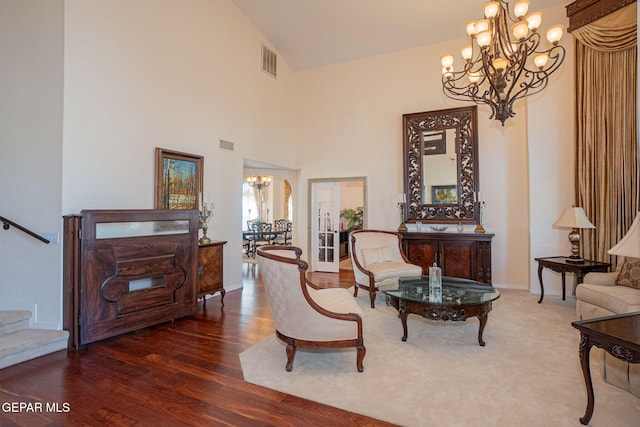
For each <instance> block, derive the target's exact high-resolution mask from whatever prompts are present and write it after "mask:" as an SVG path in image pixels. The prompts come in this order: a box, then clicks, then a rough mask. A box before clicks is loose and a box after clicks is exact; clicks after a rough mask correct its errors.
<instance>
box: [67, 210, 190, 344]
mask: <svg viewBox="0 0 640 427" xmlns="http://www.w3.org/2000/svg"><path fill="white" fill-rule="evenodd" d="M197 256H198V211H196V210H83V211H82V212H81V213H80V214H79V215H68V216H65V217H64V266H63V275H64V276H63V277H64V280H63V281H64V283H63V284H64V329H66V330H68V331H69V334H70V340H69V343H70V346H71V347H73V348H80V347H83V346H85V345H87V344H90V343H92V342H95V341H100V340H103V339H106V338H111V337H114V336H116V335H120V334H124V333H127V332H132V331H135V330H138V329H141V328H146V327H148V326H152V325H156V324H158V323H162V322H166V321H170V320H175V319H179V318H181V317H184V316H189V315H192V314H194V313H195V312H196V311H197V308H198V306H197V299H196V290H197V276H196V272H197V264H196V260H197Z"/></svg>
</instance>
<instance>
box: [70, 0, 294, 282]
mask: <svg viewBox="0 0 640 427" xmlns="http://www.w3.org/2000/svg"><path fill="white" fill-rule="evenodd" d="M65 13H66V30H67V31H66V38H65V49H66V50H65V106H64V109H65V118H64V128H65V140H64V164H65V168H64V181H63V212H65V213H75V212H78V211H80V210H81V209H91V208H108V209H113V208H123V209H128V208H152V207H153V188H154V178H153V177H154V158H153V153H154V148H155V147H163V148H169V149H173V150H178V151H183V152H187V153H194V154H199V155H203V156H204V158H205V161H204V191H203V195H204V196H205V199H207V200H209V201H213V202H214V203H215V206H216V207H215V210H214V212H213V220H212V221H211V223H210V225H209V230H208V235H209V236H210V237H211V238H212V239H214V240H226V241H228V243H227V244H226V246H225V249H224V253H225V258H224V261H225V265H224V282H225V286H226V287H227V289H233V288H234V287H239V286H241V279H242V277H241V274H242V269H241V239H240V231H241V229H242V224H241V209H242V199H241V193H242V182H243V160H244V158H248V157H257V158H260V159H262V160H264V161H266V162H271V163H275V161H276V160H277V163H278V164H283V165H285V166H291V165H292V163H293V161H294V157H293V152H294V146H293V138H292V134H293V133H292V131H291V126H290V120H289V118H290V116H291V115H292V114H293V99H294V98H293V92H292V91H291V89H292V84H291V83H290V82H291V71H290V69H289V68H288V67H287V65H286V63H284V62H283V61H280V62H279V69H278V78H277V79H274V78H272V77H271V76H269V75H267V74H266V73H264V72H262V70H261V69H260V52H261V44H263V43H264V44H267V42H266V41H265V40H264V39H263V38H262V37H261V35H260V34H259V33H258V32H257V31H256V30H255V28H254V27H253V26H252V25H251V24H250V23H249V22H248V20H247V19H246V18H245V17H244V16H243V15H242V14H241V13H240V12H239V11H238V10H237V8H236V7H235V6H234V5H233V3H232V2H231V1H229V0H186V1H180V2H176V1H173V0H137V1H135V2H132V1H128V0H110V1H93V2H87V1H84V0H68V1H67V2H66V9H65ZM267 45H268V44H267ZM220 139H224V140H227V141H231V142H233V143H234V144H235V151H233V152H228V151H224V150H221V149H219V140H220ZM276 146H277V147H278V150H273V147H276Z"/></svg>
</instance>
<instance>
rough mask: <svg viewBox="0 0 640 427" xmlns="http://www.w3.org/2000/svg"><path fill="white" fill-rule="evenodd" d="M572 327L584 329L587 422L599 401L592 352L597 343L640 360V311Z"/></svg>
mask: <svg viewBox="0 0 640 427" xmlns="http://www.w3.org/2000/svg"><path fill="white" fill-rule="evenodd" d="M571 326H573V327H574V328H576V329H577V330H579V331H580V365H581V366H582V373H583V375H584V382H585V384H586V386H587V410H586V411H585V413H584V416H583V417H582V418H580V422H581V423H582V424H584V425H587V424H589V421H591V416H592V415H593V407H594V404H595V398H594V395H593V384H592V383H591V370H590V368H589V351H590V350H591V347H592V346H594V345H595V346H596V347H599V348H602V349H604V350H605V351H606V352H608V353H609V354H611V355H612V356H615V357H617V358H618V359H620V360H623V361H625V362H629V363H640V312H635V313H628V314H619V315H616V316H607V317H599V318H597V319H589V320H579V321H575V322H572V323H571Z"/></svg>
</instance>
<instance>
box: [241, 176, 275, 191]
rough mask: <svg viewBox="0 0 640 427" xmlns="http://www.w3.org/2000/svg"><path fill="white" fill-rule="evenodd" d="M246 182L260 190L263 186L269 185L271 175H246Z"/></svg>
mask: <svg viewBox="0 0 640 427" xmlns="http://www.w3.org/2000/svg"><path fill="white" fill-rule="evenodd" d="M247 184H249V185H250V186H251V187H253V188H256V189H258V191H261V190H262V189H263V188H266V187H268V186H269V185H271V177H270V176H262V175H253V176H248V177H247Z"/></svg>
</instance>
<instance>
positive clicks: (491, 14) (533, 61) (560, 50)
mask: <svg viewBox="0 0 640 427" xmlns="http://www.w3.org/2000/svg"><path fill="white" fill-rule="evenodd" d="M528 10H529V0H518V1H516V2H515V3H514V5H513V14H512V12H511V11H510V10H509V2H508V1H506V0H499V1H490V2H488V3H486V4H485V5H484V16H485V19H481V20H479V21H470V22H468V23H467V34H468V35H469V37H470V39H471V44H470V45H468V46H465V47H464V48H462V52H461V53H462V58H463V59H464V60H465V61H466V62H465V64H464V66H463V67H462V70H460V71H455V70H454V67H453V55H452V54H447V55H443V56H442V57H441V58H440V59H441V63H442V87H443V90H444V93H445V95H447V96H448V97H449V98H451V99H455V100H459V101H467V100H472V101H473V102H475V103H477V104H487V105H488V106H490V107H491V110H492V114H491V117H489V118H490V119H496V120H500V122H502V126H504V122H505V121H506V120H507V119H508V118H509V117H513V116H515V113H514V112H513V103H514V102H515V101H516V100H517V99H520V98H524V97H525V96H528V95H533V94H535V93H538V92H540V91H542V90H543V89H544V88H545V87H546V86H547V83H548V79H549V76H550V75H551V74H552V73H553V72H554V71H556V70H557V69H558V68H559V67H560V64H562V61H563V60H564V56H565V49H564V47H562V46H560V45H559V44H558V42H559V41H560V39H561V38H562V34H563V30H564V27H563V26H562V25H553V26H551V27H549V28H548V29H547V33H546V36H547V40H548V41H549V43H550V44H551V47H550V48H548V49H546V50H545V49H544V48H542V47H541V46H540V42H541V39H542V37H541V36H540V33H538V28H539V27H540V24H541V23H542V12H533V13H530V14H528V15H527V11H528ZM509 27H511V28H509ZM509 30H511V33H510V32H509ZM474 41H475V43H474ZM474 56H475V59H474Z"/></svg>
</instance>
